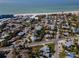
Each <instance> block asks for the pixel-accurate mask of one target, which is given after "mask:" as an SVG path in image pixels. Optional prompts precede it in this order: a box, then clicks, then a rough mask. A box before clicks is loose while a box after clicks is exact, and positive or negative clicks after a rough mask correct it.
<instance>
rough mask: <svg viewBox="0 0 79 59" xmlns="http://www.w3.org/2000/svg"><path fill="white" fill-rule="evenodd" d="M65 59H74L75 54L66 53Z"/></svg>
mask: <svg viewBox="0 0 79 59" xmlns="http://www.w3.org/2000/svg"><path fill="white" fill-rule="evenodd" d="M66 58H75V54H73V53H69V52H68V54H67V56H66Z"/></svg>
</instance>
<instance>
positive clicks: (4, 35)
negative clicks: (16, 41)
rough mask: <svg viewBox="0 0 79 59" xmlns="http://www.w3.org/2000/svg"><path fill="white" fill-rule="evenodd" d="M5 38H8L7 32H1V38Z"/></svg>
mask: <svg viewBox="0 0 79 59" xmlns="http://www.w3.org/2000/svg"><path fill="white" fill-rule="evenodd" d="M7 36H9V34H8V33H7V32H3V33H2V36H1V38H5V37H7Z"/></svg>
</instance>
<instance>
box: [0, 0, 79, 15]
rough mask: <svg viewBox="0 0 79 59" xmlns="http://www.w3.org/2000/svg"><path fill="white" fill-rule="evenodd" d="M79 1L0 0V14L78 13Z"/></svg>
mask: <svg viewBox="0 0 79 59" xmlns="http://www.w3.org/2000/svg"><path fill="white" fill-rule="evenodd" d="M78 10H79V0H0V14H21V13H22V14H23V13H49V12H61V11H78Z"/></svg>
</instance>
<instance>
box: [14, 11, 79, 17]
mask: <svg viewBox="0 0 79 59" xmlns="http://www.w3.org/2000/svg"><path fill="white" fill-rule="evenodd" d="M62 13H72V14H78V13H79V11H62V12H48V13H24V14H13V15H14V16H21V15H22V16H26V15H48V14H62Z"/></svg>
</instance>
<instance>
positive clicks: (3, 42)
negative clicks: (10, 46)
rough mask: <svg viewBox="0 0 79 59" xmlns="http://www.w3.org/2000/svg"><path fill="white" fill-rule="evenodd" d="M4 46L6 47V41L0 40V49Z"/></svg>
mask: <svg viewBox="0 0 79 59" xmlns="http://www.w3.org/2000/svg"><path fill="white" fill-rule="evenodd" d="M4 45H6V40H5V39H1V38H0V47H3V46H4Z"/></svg>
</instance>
